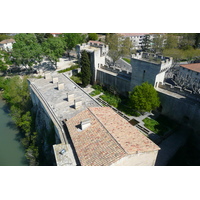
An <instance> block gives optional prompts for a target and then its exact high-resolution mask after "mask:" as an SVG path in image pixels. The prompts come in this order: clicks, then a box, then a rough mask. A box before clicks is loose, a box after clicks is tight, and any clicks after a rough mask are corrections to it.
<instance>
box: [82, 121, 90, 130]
mask: <svg viewBox="0 0 200 200" xmlns="http://www.w3.org/2000/svg"><path fill="white" fill-rule="evenodd" d="M90 125H91V122H90V119H84V120H83V121H81V130H85V129H86V128H88V127H89V126H90Z"/></svg>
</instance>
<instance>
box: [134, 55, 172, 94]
mask: <svg viewBox="0 0 200 200" xmlns="http://www.w3.org/2000/svg"><path fill="white" fill-rule="evenodd" d="M131 66H132V77H131V84H130V90H131V91H132V90H133V88H134V87H135V86H136V85H141V84H142V83H143V82H148V83H150V84H152V85H153V86H154V87H155V88H156V87H157V86H158V84H159V83H163V81H164V77H165V72H166V71H167V70H168V69H169V68H170V67H171V66H172V58H171V57H170V58H168V57H163V56H158V55H156V54H149V53H143V52H141V53H137V54H135V55H133V56H132V58H131Z"/></svg>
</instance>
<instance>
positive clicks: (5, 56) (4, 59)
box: [0, 50, 12, 72]
mask: <svg viewBox="0 0 200 200" xmlns="http://www.w3.org/2000/svg"><path fill="white" fill-rule="evenodd" d="M11 64H12V62H11V60H10V54H9V53H8V52H6V51H2V50H0V71H2V72H6V71H7V69H8V67H9V65H11Z"/></svg>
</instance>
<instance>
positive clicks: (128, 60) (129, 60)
mask: <svg viewBox="0 0 200 200" xmlns="http://www.w3.org/2000/svg"><path fill="white" fill-rule="evenodd" d="M122 59H123V60H124V61H126V62H127V63H129V64H131V59H129V58H122Z"/></svg>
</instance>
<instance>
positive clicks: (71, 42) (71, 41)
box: [59, 33, 86, 56]
mask: <svg viewBox="0 0 200 200" xmlns="http://www.w3.org/2000/svg"><path fill="white" fill-rule="evenodd" d="M59 37H61V38H63V39H64V41H65V44H66V47H67V48H66V50H67V53H68V56H70V51H71V50H72V49H73V48H75V46H76V45H77V44H80V43H83V42H85V41H86V35H84V34H82V33H63V34H61V35H60V36H59Z"/></svg>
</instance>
